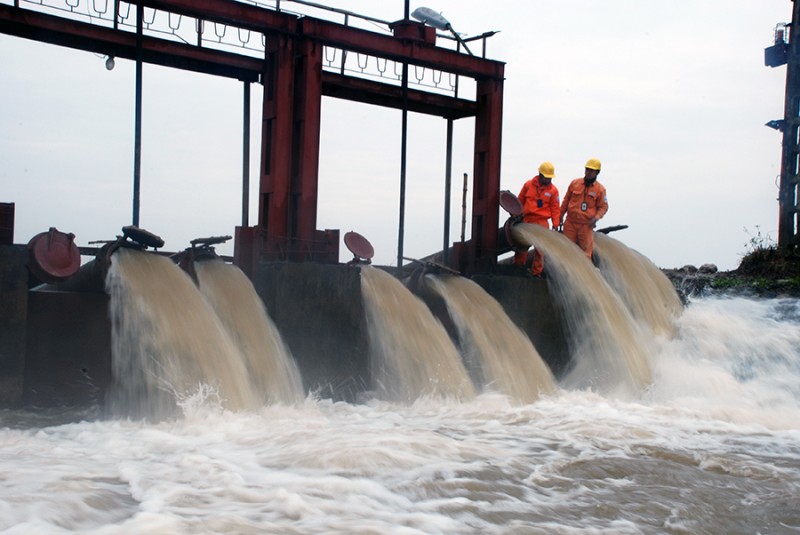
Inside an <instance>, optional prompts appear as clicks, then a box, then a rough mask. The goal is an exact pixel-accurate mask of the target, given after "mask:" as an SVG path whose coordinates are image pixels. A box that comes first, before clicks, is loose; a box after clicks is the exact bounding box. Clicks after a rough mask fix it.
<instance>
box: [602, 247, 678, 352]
mask: <svg viewBox="0 0 800 535" xmlns="http://www.w3.org/2000/svg"><path fill="white" fill-rule="evenodd" d="M594 253H595V256H596V258H597V260H598V267H599V268H600V272H601V273H602V274H603V277H604V278H605V279H606V281H607V282H608V283H609V284H610V285H611V287H612V288H614V290H615V291H616V292H617V294H618V295H619V296H620V297H621V298H622V300H623V302H624V303H625V304H626V305H627V307H628V310H630V312H631V315H633V317H634V318H636V319H637V320H638V321H640V322H644V323H645V324H646V325H648V326H649V327H650V329H652V331H653V333H654V334H655V335H658V336H666V337H671V336H673V335H674V334H675V320H676V319H677V318H678V316H680V314H681V312H683V305H682V304H681V301H680V298H679V297H678V294H677V292H675V288H674V287H673V286H672V283H671V282H670V280H669V279H668V278H667V276H666V275H664V274H663V273H662V272H661V270H660V269H658V267H656V265H655V264H653V263H652V262H651V261H650V259H649V258H647V257H646V256H644V255H642V254H640V253H638V252H637V251H634V250H633V249H631V248H629V247H627V246H626V245H625V244H623V243H622V242H620V241H618V240H615V239H614V238H612V237H611V236H607V235H605V234H602V233H597V234H595V236H594Z"/></svg>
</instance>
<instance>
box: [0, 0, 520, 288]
mask: <svg viewBox="0 0 800 535" xmlns="http://www.w3.org/2000/svg"><path fill="white" fill-rule="evenodd" d="M22 4H24V2H20V1H18V0H16V1H15V2H14V4H13V5H0V32H3V33H6V34H10V35H15V36H19V37H24V38H29V39H34V40H37V41H42V42H46V43H51V44H56V45H61V46H67V47H71V48H77V49H81V50H87V51H91V52H95V53H101V54H106V55H109V56H113V57H118V58H126V59H131V60H135V61H138V62H139V64H141V62H144V63H151V64H157V65H162V66H167V67H174V68H179V69H184V70H190V71H195V72H203V73H208V74H212V75H217V76H225V77H229V78H235V79H238V80H241V81H243V82H245V84H249V83H252V82H260V83H262V84H263V86H264V97H263V107H262V124H261V129H262V141H261V164H260V166H259V172H258V176H259V178H258V179H259V209H258V224H257V225H256V226H252V227H250V226H244V225H243V226H242V227H238V228H237V229H236V242H235V253H234V257H235V261H236V263H237V264H238V265H239V266H240V267H241V268H242V269H243V270H245V271H246V272H248V273H252V270H253V269H254V267H255V265H256V264H257V263H258V262H260V261H270V260H291V261H303V260H313V261H322V262H337V261H338V256H339V239H338V231H320V230H318V229H317V228H316V223H317V204H318V198H317V195H318V175H319V146H320V119H321V117H320V115H321V113H320V112H321V98H322V97H323V96H330V97H336V98H341V99H347V100H351V101H356V102H362V103H369V104H374V105H379V106H383V107H389V108H395V109H404V110H406V111H413V112H417V113H423V114H429V115H434V116H439V117H443V118H445V119H447V120H450V121H451V120H454V119H460V118H465V117H474V118H475V138H474V159H473V196H472V226H471V229H472V234H471V236H472V237H471V240H469V241H468V242H467V243H461V244H458V245H459V247H454V250H456V251H457V252H459V254H454V255H452V258H449V264H450V265H451V267H455V268H457V269H459V270H461V271H464V272H472V271H483V270H487V269H490V268H491V267H492V266H493V265H494V264H495V263H496V261H497V254H498V226H499V202H498V201H499V189H500V150H501V130H502V111H503V83H504V64H503V63H502V62H498V61H494V60H489V59H485V58H482V57H476V56H472V55H467V54H464V53H460V52H459V51H457V50H451V49H448V48H444V47H440V46H436V43H435V41H436V34H435V30H434V29H433V28H430V27H427V26H424V25H423V24H421V23H417V22H413V21H410V20H407V19H405V20H401V21H398V22H396V23H393V24H392V25H391V28H392V32H393V33H392V35H383V34H379V33H376V32H371V31H367V30H363V29H359V28H355V27H352V26H347V25H342V24H338V23H335V22H331V21H327V20H322V19H316V18H313V17H308V16H297V15H294V14H289V13H286V12H280V11H276V10H272V9H269V8H265V7H263V6H254V5H250V4H245V3H241V2H236V1H233V0H133V1H131V2H127V3H126V5H130V6H136V8H137V14H138V17H140V18H141V16H142V15H141V13H142V8H148V9H151V10H158V11H164V12H167V13H169V14H175V15H176V16H186V17H191V18H195V19H197V20H198V21H203V22H208V23H217V24H224V25H229V26H232V27H235V28H239V29H240V30H246V31H252V32H256V33H259V34H261V35H263V36H264V54H263V57H253V56H252V55H247V54H244V53H236V52H230V51H225V50H219V49H215V48H210V47H204V46H202V42H200V39H199V38H198V43H197V44H191V43H186V42H178V41H174V40H169V39H163V38H159V37H156V36H152V35H142V34H141V31H138V32H136V33H132V32H130V31H124V30H122V29H121V28H119V27H118V26H117V21H118V15H117V10H118V9H119V5H120V2H118V1H114V2H113V8H114V24H113V26H112V27H105V26H98V25H93V24H91V21H90V22H83V21H80V20H71V19H67V18H64V17H60V16H56V15H52V14H47V13H42V12H38V11H34V10H30V9H26V8H24V7H22ZM141 25H142V24H141V20H139V21H138V23H137V26H138V28H141ZM325 47H335V48H337V49H341V50H342V51H344V53H358V54H366V55H369V56H374V57H376V58H381V59H384V60H387V61H394V62H397V63H401V64H403V65H412V66H417V67H422V68H430V69H434V70H438V71H442V72H445V73H451V74H453V75H456V76H463V77H468V78H471V79H473V80H474V81H475V85H476V94H475V98H474V100H470V99H464V98H460V97H458V96H456V95H453V96H450V95H445V94H441V93H436V92H430V91H425V90H422V89H417V88H407V87H400V86H397V85H393V84H388V83H384V82H380V81H375V80H369V79H365V78H359V77H353V76H348V75H345V73H344V72H341V73H337V72H331V71H327V70H324V69H323V62H324V57H323V55H324V52H323V50H324V48H325ZM248 94H249V92H247V91H246V95H248ZM243 204H244V203H243Z"/></svg>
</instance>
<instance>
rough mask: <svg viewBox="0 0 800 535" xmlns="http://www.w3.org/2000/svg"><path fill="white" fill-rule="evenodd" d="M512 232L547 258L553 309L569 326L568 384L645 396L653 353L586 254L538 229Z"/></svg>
mask: <svg viewBox="0 0 800 535" xmlns="http://www.w3.org/2000/svg"><path fill="white" fill-rule="evenodd" d="M512 233H513V237H514V239H515V240H516V241H518V242H520V243H526V244H529V245H535V246H536V247H539V248H540V249H541V250H542V251H543V252H544V254H545V273H546V275H547V281H548V287H549V288H550V290H551V296H552V297H553V305H554V306H555V307H557V309H558V310H559V311H560V313H561V314H562V315H563V317H564V318H565V322H566V324H567V329H566V334H567V342H568V344H569V347H570V357H571V366H572V368H571V369H570V371H569V372H568V373H567V375H566V376H565V377H564V378H563V379H562V383H563V385H564V386H566V387H568V388H592V389H595V390H598V391H600V392H604V393H616V394H618V395H626V396H630V395H636V394H637V393H638V392H640V391H642V390H643V389H644V388H645V387H646V386H647V385H648V384H650V382H651V380H652V376H651V370H650V365H649V363H648V360H647V355H648V353H649V352H652V351H653V350H654V348H653V347H652V344H651V343H649V341H648V339H647V337H646V336H645V334H644V332H643V330H642V329H641V328H640V327H639V326H638V325H637V324H636V322H635V321H634V319H633V317H632V316H631V313H630V312H629V311H628V309H627V308H626V307H625V305H624V304H623V303H622V301H621V300H620V298H619V296H618V295H617V294H616V292H614V290H613V289H612V288H611V287H610V286H609V284H608V283H607V282H606V281H605V280H604V279H603V277H602V276H601V275H600V272H599V271H598V270H597V269H596V268H595V267H594V266H593V265H592V263H591V262H589V261H588V260H587V258H586V256H585V255H584V254H583V251H581V250H580V248H579V247H578V246H576V245H575V244H574V243H572V242H570V241H569V240H567V239H566V238H565V237H564V236H563V235H561V234H560V233H557V232H553V231H552V230H548V229H546V228H544V227H540V226H538V225H532V224H528V223H521V224H519V225H515V226H514V227H513V229H512Z"/></svg>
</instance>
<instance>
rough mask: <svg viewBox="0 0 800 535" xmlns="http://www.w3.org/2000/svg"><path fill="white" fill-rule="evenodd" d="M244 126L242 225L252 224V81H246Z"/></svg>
mask: <svg viewBox="0 0 800 535" xmlns="http://www.w3.org/2000/svg"><path fill="white" fill-rule="evenodd" d="M243 114H244V117H243V121H242V123H243V126H242V226H243V227H247V226H248V225H249V224H250V82H248V81H247V80H245V81H244V111H243Z"/></svg>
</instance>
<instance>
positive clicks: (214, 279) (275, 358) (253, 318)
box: [195, 259, 304, 403]
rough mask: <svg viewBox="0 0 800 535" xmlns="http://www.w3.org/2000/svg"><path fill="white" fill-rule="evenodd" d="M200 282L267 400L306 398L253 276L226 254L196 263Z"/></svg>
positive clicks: (270, 401)
mask: <svg viewBox="0 0 800 535" xmlns="http://www.w3.org/2000/svg"><path fill="white" fill-rule="evenodd" d="M195 272H196V273H197V278H198V286H199V288H200V291H201V292H202V294H203V295H204V296H205V297H206V299H208V300H209V302H210V303H211V305H212V307H213V308H214V310H215V311H216V313H217V316H218V317H219V318H220V320H222V324H223V325H224V326H225V329H226V330H227V331H228V334H230V336H231V338H232V339H233V341H234V342H235V343H236V345H237V346H238V347H239V349H240V350H241V352H242V354H243V355H244V357H245V362H246V364H247V371H248V375H249V378H250V381H251V382H252V383H253V387H254V388H255V390H256V391H257V392H261V393H263V395H264V400H265V402H267V403H279V402H280V403H296V402H298V401H300V400H301V399H303V397H304V396H303V384H302V382H301V380H300V372H299V370H298V369H297V365H296V364H295V362H294V359H293V358H292V356H291V354H290V353H289V349H288V348H287V347H286V345H285V344H284V342H283V339H282V338H281V335H280V333H279V332H278V329H277V327H276V326H275V324H274V323H273V321H272V320H271V319H270V318H269V316H268V315H267V311H266V309H265V308H264V303H263V302H262V301H261V299H260V298H259V297H258V294H257V293H256V291H255V288H253V284H252V283H251V282H250V279H248V278H247V276H246V275H245V274H244V273H243V272H242V270H240V269H239V268H238V267H236V266H234V265H232V264H226V263H225V262H223V261H222V259H211V260H205V261H201V262H195Z"/></svg>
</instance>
